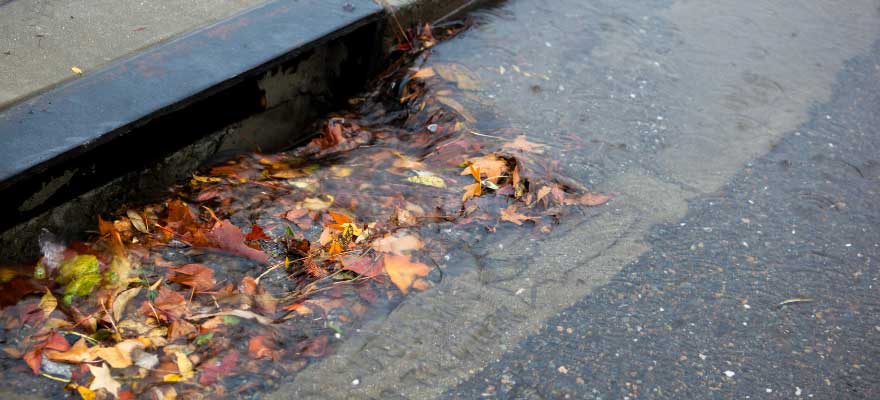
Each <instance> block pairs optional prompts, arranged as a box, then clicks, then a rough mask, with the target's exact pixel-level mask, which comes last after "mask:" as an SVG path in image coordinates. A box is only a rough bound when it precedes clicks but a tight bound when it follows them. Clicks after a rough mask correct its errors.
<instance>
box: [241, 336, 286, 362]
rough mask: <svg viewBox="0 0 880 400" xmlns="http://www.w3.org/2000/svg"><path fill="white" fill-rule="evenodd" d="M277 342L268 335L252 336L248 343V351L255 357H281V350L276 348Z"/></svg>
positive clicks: (273, 358) (275, 358)
mask: <svg viewBox="0 0 880 400" xmlns="http://www.w3.org/2000/svg"><path fill="white" fill-rule="evenodd" d="M274 347H275V343H274V340H272V338H270V337H269V336H267V335H258V336H254V337H252V338H251V340H250V342H249V343H248V352H249V353H250V354H251V357H253V358H264V357H266V358H271V359H272V360H277V359H278V358H280V357H281V351H280V350H276V349H274Z"/></svg>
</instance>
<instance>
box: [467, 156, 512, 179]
mask: <svg viewBox="0 0 880 400" xmlns="http://www.w3.org/2000/svg"><path fill="white" fill-rule="evenodd" d="M467 162H468V163H469V164H470V166H473V167H474V168H475V169H476V170H477V172H476V173H485V174H486V180H487V181H490V182H493V183H498V179H500V178H501V177H503V176H507V160H505V159H503V158H501V157H498V156H496V155H494V154H488V155H485V156H482V157H474V158H471V159H469V160H468V161H467ZM470 166H469V167H468V168H465V169H464V171H461V173H460V174H459V175H468V174H470V175H475V174H476V173H474V171H473V170H471V169H470Z"/></svg>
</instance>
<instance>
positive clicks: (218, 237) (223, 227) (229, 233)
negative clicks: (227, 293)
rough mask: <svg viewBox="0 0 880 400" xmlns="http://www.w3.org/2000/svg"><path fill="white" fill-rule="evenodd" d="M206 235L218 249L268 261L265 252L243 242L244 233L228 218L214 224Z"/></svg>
mask: <svg viewBox="0 0 880 400" xmlns="http://www.w3.org/2000/svg"><path fill="white" fill-rule="evenodd" d="M208 236H209V238H210V239H211V242H213V244H214V245H215V246H217V248H219V249H222V250H226V251H228V252H229V253H232V254H234V255H237V256H241V257H244V258H249V259H251V260H254V261H256V262H258V263H261V264H265V263H267V262H269V256H268V255H266V253H264V252H262V251H260V250H257V249H254V248H252V247H249V246H248V245H246V244H245V243H244V235H243V234H242V233H241V229H239V228H238V227H237V226H235V225H233V224H232V222H229V220H228V219H226V220H223V221H218V222H217V223H216V224H214V227H213V228H211V231H210V232H209V234H208Z"/></svg>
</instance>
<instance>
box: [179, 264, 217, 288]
mask: <svg viewBox="0 0 880 400" xmlns="http://www.w3.org/2000/svg"><path fill="white" fill-rule="evenodd" d="M169 270H170V271H171V272H173V273H174V274H173V275H172V276H170V277H169V278H168V280H169V281H171V282H177V283H179V284H181V285H185V286H189V287H192V288H193V289H194V290H195V291H196V292H204V291H208V290H211V289H212V288H213V287H214V285H216V284H217V282H216V281H215V280H214V270H213V269H211V267H208V266H206V265H202V264H187V265H184V266H182V267H177V268H169Z"/></svg>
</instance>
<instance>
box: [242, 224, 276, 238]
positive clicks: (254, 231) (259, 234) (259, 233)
mask: <svg viewBox="0 0 880 400" xmlns="http://www.w3.org/2000/svg"><path fill="white" fill-rule="evenodd" d="M271 239H272V238H270V237H269V236H267V235H266V232H264V231H263V228H261V227H260V226H259V225H256V224H254V225H251V231H250V232H248V234H247V236H245V237H244V240H245V241H248V242H250V241H253V240H271Z"/></svg>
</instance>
